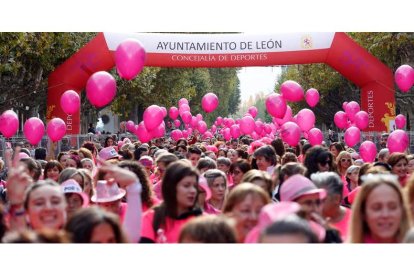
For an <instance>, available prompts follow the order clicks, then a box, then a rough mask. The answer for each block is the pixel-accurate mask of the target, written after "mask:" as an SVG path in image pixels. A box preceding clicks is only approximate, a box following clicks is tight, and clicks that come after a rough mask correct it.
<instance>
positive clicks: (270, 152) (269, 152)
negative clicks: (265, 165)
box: [253, 145, 277, 166]
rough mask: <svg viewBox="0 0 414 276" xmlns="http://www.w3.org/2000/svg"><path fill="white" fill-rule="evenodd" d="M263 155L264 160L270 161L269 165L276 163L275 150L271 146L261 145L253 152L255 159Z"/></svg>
mask: <svg viewBox="0 0 414 276" xmlns="http://www.w3.org/2000/svg"><path fill="white" fill-rule="evenodd" d="M259 156H263V157H264V158H265V159H266V161H268V162H270V165H272V166H274V165H276V163H277V162H276V152H275V150H274V148H273V147H271V146H267V145H266V146H261V147H260V148H258V149H256V150H255V151H254V153H253V157H254V158H255V159H257V157H259Z"/></svg>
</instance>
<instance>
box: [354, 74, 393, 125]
mask: <svg viewBox="0 0 414 276" xmlns="http://www.w3.org/2000/svg"><path fill="white" fill-rule="evenodd" d="M361 109H362V110H364V111H366V112H367V113H368V116H369V125H368V129H367V130H366V131H386V132H391V131H393V130H394V128H395V99H394V93H392V92H391V91H390V90H389V89H388V88H386V87H384V86H383V85H381V84H379V83H378V82H371V83H369V84H366V85H365V86H363V87H362V89H361Z"/></svg>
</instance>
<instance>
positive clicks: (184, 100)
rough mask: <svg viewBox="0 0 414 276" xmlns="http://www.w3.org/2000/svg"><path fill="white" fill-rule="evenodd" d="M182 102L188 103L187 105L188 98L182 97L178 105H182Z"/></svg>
mask: <svg viewBox="0 0 414 276" xmlns="http://www.w3.org/2000/svg"><path fill="white" fill-rule="evenodd" d="M182 104H186V105H188V100H187V99H186V98H181V99H180V100H179V101H178V107H180V106H181V105H182Z"/></svg>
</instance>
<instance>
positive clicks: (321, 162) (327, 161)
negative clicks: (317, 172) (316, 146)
mask: <svg viewBox="0 0 414 276" xmlns="http://www.w3.org/2000/svg"><path fill="white" fill-rule="evenodd" d="M331 162H332V161H331V160H330V159H328V160H322V161H319V162H318V163H319V164H321V165H322V166H325V165H326V164H331Z"/></svg>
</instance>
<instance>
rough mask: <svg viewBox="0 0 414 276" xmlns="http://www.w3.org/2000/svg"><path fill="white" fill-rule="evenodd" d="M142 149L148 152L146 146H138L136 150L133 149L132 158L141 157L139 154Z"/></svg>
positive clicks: (137, 158)
mask: <svg viewBox="0 0 414 276" xmlns="http://www.w3.org/2000/svg"><path fill="white" fill-rule="evenodd" d="M144 151H148V152H149V150H148V149H147V148H146V147H142V146H140V147H138V148H137V149H136V150H134V160H139V159H140V158H141V154H142V153H143V152H144Z"/></svg>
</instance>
